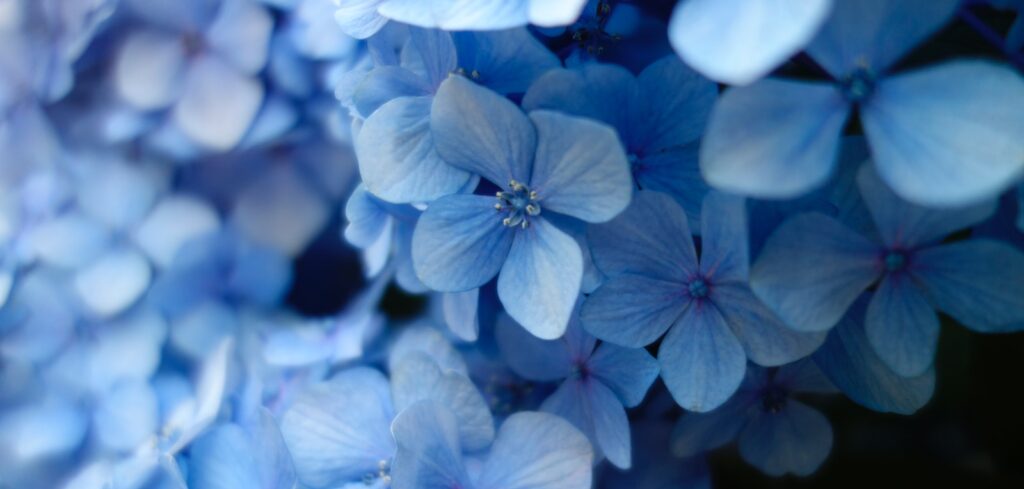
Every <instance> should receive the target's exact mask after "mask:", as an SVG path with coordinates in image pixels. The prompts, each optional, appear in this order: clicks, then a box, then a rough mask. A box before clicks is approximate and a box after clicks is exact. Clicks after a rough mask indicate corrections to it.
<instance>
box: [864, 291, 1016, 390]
mask: <svg viewBox="0 0 1024 489" xmlns="http://www.w3.org/2000/svg"><path fill="white" fill-rule="evenodd" d="M1022 317H1024V316H1022ZM864 332H865V333H866V334H867V337H868V341H869V342H870V343H871V346H872V347H873V348H874V349H875V353H877V354H878V356H879V358H881V359H882V361H883V362H885V363H886V365H888V366H889V368H891V369H892V370H893V372H896V373H897V374H898V375H902V376H904V377H914V376H918V375H921V374H923V373H924V372H925V370H928V367H930V366H931V365H932V361H933V360H934V359H935V350H936V348H937V347H938V344H939V318H938V316H936V315H935V311H934V310H933V309H932V305H931V304H929V303H928V300H927V299H926V298H925V296H924V294H923V293H922V291H921V290H920V289H919V288H918V285H917V284H915V283H913V278H912V277H910V276H908V275H907V274H903V273H895V274H889V275H887V276H886V277H885V278H883V279H882V283H881V284H879V286H878V290H877V291H875V294H874V296H873V297H872V298H871V302H870V303H869V304H868V309H867V313H866V316H865V319H864Z"/></svg>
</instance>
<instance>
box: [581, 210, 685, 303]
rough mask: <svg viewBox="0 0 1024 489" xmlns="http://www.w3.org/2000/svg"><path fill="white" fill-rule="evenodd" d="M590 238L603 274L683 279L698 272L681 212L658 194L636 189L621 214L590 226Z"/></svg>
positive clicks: (596, 262) (663, 279)
mask: <svg viewBox="0 0 1024 489" xmlns="http://www.w3.org/2000/svg"><path fill="white" fill-rule="evenodd" d="M589 238H590V242H591V252H592V253H593V255H594V264H595V265H597V267H598V268H600V269H601V271H602V272H604V273H605V274H606V275H608V276H612V277H614V276H616V275H620V274H626V273H632V274H638V275H643V276H646V277H652V278H657V279H660V280H662V281H669V282H679V283H682V282H683V281H684V280H685V279H687V278H689V277H690V276H692V275H695V274H696V273H697V271H698V269H697V252H696V251H695V250H694V248H693V240H692V239H691V238H690V226H689V225H688V224H687V219H686V214H685V213H684V212H683V210H682V209H681V208H680V207H679V205H678V204H676V203H675V202H674V201H673V200H672V199H671V198H669V197H668V196H667V195H664V194H661V193H658V192H638V193H637V194H636V196H635V198H634V199H633V203H632V204H631V205H630V206H629V207H628V208H627V209H626V211H625V212H623V213H622V214H619V216H618V217H616V218H615V219H613V220H612V221H610V222H608V223H607V224H602V225H598V226H591V228H590V233H589Z"/></svg>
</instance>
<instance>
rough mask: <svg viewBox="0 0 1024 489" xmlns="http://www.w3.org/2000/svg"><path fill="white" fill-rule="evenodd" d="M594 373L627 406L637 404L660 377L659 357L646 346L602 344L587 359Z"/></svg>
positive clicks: (589, 367) (591, 371)
mask: <svg viewBox="0 0 1024 489" xmlns="http://www.w3.org/2000/svg"><path fill="white" fill-rule="evenodd" d="M587 368H588V369H589V370H590V373H591V375H593V376H594V378H596V379H597V380H600V381H601V382H602V383H604V384H605V385H607V386H608V387H609V388H610V389H611V390H612V391H613V392H615V395H616V396H618V398H619V399H620V400H621V403H622V404H623V405H625V406H626V407H636V406H638V405H639V404H640V402H642V401H643V400H644V396H645V395H646V394H647V390H648V389H650V388H651V384H653V383H654V381H655V379H657V378H658V372H659V371H660V368H659V367H658V362H657V360H655V359H654V357H652V356H651V354H650V353H647V350H645V349H643V348H623V347H621V346H618V345H614V344H612V343H605V344H602V345H601V346H600V347H599V348H598V349H597V351H595V352H594V356H592V357H591V358H590V360H588V361H587Z"/></svg>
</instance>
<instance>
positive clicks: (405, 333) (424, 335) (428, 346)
mask: <svg viewBox="0 0 1024 489" xmlns="http://www.w3.org/2000/svg"><path fill="white" fill-rule="evenodd" d="M431 326H432V324H431V325H427V324H423V323H420V324H415V325H412V326H408V327H406V328H405V329H404V330H402V332H401V333H400V334H399V335H398V339H397V340H395V343H394V344H392V345H391V352H390V353H389V354H388V370H391V371H395V370H397V369H398V364H399V362H401V361H402V360H403V359H404V358H405V357H407V356H410V355H415V354H416V353H424V354H426V355H427V356H428V357H430V358H432V359H433V360H434V362H436V363H437V364H438V365H439V366H440V367H441V369H442V370H445V371H448V370H451V371H455V372H458V373H460V374H463V375H469V372H468V370H467V369H466V362H465V361H464V360H463V359H462V355H461V354H459V352H458V350H456V349H455V347H453V346H452V344H451V343H450V342H449V341H448V339H447V338H445V337H444V335H443V334H441V332H440V331H438V330H437V329H435V328H433V327H431Z"/></svg>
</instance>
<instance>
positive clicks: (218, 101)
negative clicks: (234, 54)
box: [172, 56, 264, 151]
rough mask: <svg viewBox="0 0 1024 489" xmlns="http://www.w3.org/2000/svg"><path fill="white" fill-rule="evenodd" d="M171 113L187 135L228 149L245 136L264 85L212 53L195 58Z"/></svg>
mask: <svg viewBox="0 0 1024 489" xmlns="http://www.w3.org/2000/svg"><path fill="white" fill-rule="evenodd" d="M183 90H184V92H183V93H182V96H181V99H180V100H179V101H178V103H177V104H176V105H175V106H174V110H173V113H172V117H173V119H174V122H175V124H177V126H178V128H179V129H180V130H181V132H182V133H184V134H185V136H188V138H189V139H191V140H192V141H193V142H195V143H197V144H199V145H201V146H204V147H206V148H209V149H211V150H215V151H227V150H229V149H231V148H233V147H234V146H235V145H237V144H238V143H239V142H240V141H241V140H242V137H243V136H245V133H246V131H248V130H249V126H250V125H252V122H253V121H254V120H256V114H258V113H259V110H260V106H261V105H262V103H263V95H264V90H263V85H262V84H260V83H259V82H258V81H257V80H255V79H253V78H251V77H248V76H245V75H243V74H242V73H239V72H238V71H237V70H236V69H235V68H233V67H231V66H228V65H227V64H225V63H224V62H223V61H221V60H219V59H218V58H216V57H213V56H201V57H199V58H197V59H196V60H195V61H193V62H192V64H191V65H190V67H189V69H188V73H187V74H186V75H185V82H184V88H183Z"/></svg>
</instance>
